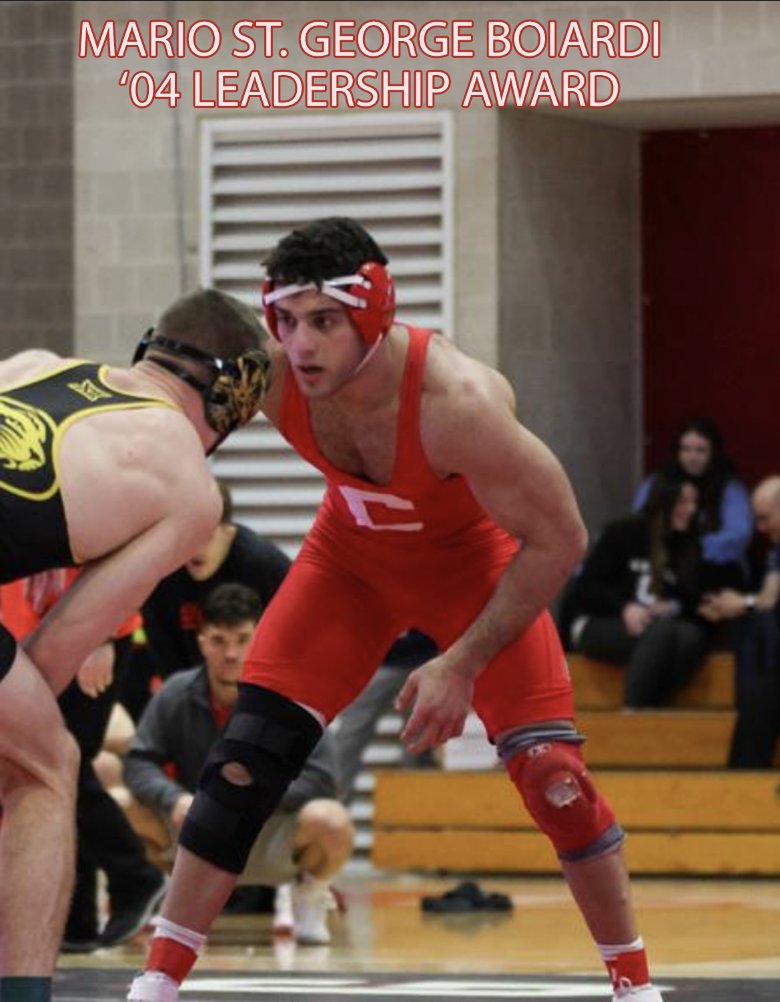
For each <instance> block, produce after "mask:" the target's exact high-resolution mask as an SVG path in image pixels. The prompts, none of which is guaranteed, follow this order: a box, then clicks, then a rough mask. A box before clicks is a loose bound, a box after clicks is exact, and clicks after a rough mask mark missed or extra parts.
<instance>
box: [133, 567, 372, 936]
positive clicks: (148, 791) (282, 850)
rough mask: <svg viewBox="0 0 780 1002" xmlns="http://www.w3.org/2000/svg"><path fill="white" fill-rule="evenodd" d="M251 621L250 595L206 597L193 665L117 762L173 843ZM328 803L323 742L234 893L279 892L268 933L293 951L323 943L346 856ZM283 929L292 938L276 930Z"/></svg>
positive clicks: (342, 816) (168, 685)
mask: <svg viewBox="0 0 780 1002" xmlns="http://www.w3.org/2000/svg"><path fill="white" fill-rule="evenodd" d="M261 611H262V603H261V601H260V598H259V596H258V595H257V593H256V592H254V591H252V589H250V588H247V587H245V586H243V585H241V584H222V585H220V586H219V587H218V588H215V589H214V591H213V592H211V594H210V595H209V596H208V597H207V599H206V601H205V603H204V605H203V619H202V623H201V626H200V629H199V631H198V644H199V646H200V651H201V656H202V663H201V664H199V665H198V666H197V667H194V668H190V669H189V670H187V671H180V672H177V673H176V674H174V675H173V676H172V677H170V678H168V680H167V681H166V682H165V684H164V685H163V687H162V689H161V690H160V691H159V692H158V693H157V694H156V695H155V696H154V697H153V698H152V699H151V701H150V702H149V704H148V706H147V707H146V709H145V710H144V713H143V715H142V716H141V719H140V721H139V723H138V729H137V732H136V735H135V737H134V739H133V741H132V744H131V746H130V749H129V751H128V754H127V756H126V758H125V763H124V777H125V782H126V783H127V786H128V788H129V789H130V792H131V793H132V794H133V795H134V796H135V798H136V799H137V800H138V801H139V802H140V803H142V804H145V805H147V806H148V807H150V808H152V809H154V810H155V811H156V812H158V814H159V815H161V816H162V817H163V818H164V819H165V822H166V823H167V824H168V826H169V828H170V830H171V833H172V835H173V836H174V837H175V836H176V835H178V832H179V831H180V829H181V826H182V824H183V822H184V818H185V816H186V814H187V811H188V810H189V808H190V805H191V803H192V800H193V796H194V791H195V789H196V788H197V784H198V779H199V777H200V774H201V771H202V769H203V765H204V763H205V761H206V757H207V755H208V753H209V750H210V749H211V746H212V744H213V743H214V742H215V741H216V740H217V738H218V737H219V735H220V733H221V731H222V728H223V727H224V725H225V723H226V722H227V719H228V716H229V714H230V711H231V709H232V707H233V705H234V703H235V701H236V699H237V698H238V681H239V678H240V675H241V667H242V664H243V661H244V656H245V654H246V650H247V648H248V646H249V642H250V640H251V638H252V633H253V630H254V627H255V624H256V623H257V620H258V619H259V618H260V613H261ZM335 795H336V778H335V753H334V747H333V741H332V738H331V736H330V735H329V734H328V732H326V733H325V734H324V735H323V737H322V738H321V740H320V742H319V744H318V745H317V746H316V747H315V749H314V751H313V752H312V754H311V756H310V757H309V759H308V760H307V762H306V764H305V765H304V767H303V771H302V772H301V774H300V776H299V777H298V778H297V779H296V780H295V781H294V782H293V783H292V785H291V786H290V787H289V789H288V791H287V793H286V794H285V796H284V798H283V800H282V802H281V804H280V806H279V808H278V809H277V811H276V812H275V813H274V815H273V816H272V817H271V819H270V820H269V821H268V823H267V824H266V826H265V827H264V828H263V831H262V834H261V835H260V837H259V839H258V841H257V842H256V843H255V845H254V848H253V850H252V853H251V855H250V858H249V863H248V864H247V868H246V870H245V871H244V874H243V877H242V883H244V884H251V885H258V884H264V885H273V886H277V887H279V888H280V889H281V893H277V908H276V915H275V918H274V928H275V930H276V931H292V932H293V933H294V935H295V938H296V940H297V941H298V942H300V943H310V944H316V943H327V942H329V941H330V934H329V931H328V928H327V923H326V917H327V909H328V906H329V903H330V901H331V894H330V890H329V886H328V881H329V879H330V878H331V877H333V876H334V875H335V874H336V873H337V872H338V871H339V870H340V869H341V868H342V866H343V865H344V863H345V862H346V861H347V859H348V858H349V856H350V854H351V852H352V845H353V840H354V832H353V827H352V822H351V820H350V818H349V815H348V813H347V811H346V809H345V808H344V807H343V806H342V805H341V804H340V803H338V802H337V800H335ZM291 883H292V887H291V888H290V889H289V898H288V887H289V885H290V884H291ZM289 924H292V929H288V928H285V927H286V926H288V925H289Z"/></svg>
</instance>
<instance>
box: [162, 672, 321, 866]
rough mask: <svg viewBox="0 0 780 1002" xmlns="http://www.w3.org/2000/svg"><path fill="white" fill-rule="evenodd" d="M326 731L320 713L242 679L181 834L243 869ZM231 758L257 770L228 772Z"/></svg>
mask: <svg viewBox="0 0 780 1002" xmlns="http://www.w3.org/2000/svg"><path fill="white" fill-rule="evenodd" d="M321 736H322V727H321V726H320V724H319V722H318V721H317V720H315V718H314V717H313V716H312V715H311V714H310V713H308V712H307V711H306V710H304V709H303V708H302V707H300V706H298V704H297V703H293V702H292V701H291V700H289V699H287V697H286V696H280V695H279V694H278V693H276V692H272V691H271V690H270V689H263V688H262V687H260V686H258V685H241V686H240V687H239V696H238V701H237V702H236V705H235V707H234V708H233V713H232V715H231V717H230V720H229V721H228V723H227V726H226V727H225V730H224V732H223V734H222V737H221V738H220V739H219V741H217V742H216V744H215V745H214V747H213V748H212V749H211V752H210V753H209V757H208V759H207V760H206V765H205V766H204V768H203V773H202V775H201V778H200V783H199V784H198V792H197V793H196V795H195V799H194V801H193V803H192V807H191V808H190V810H189V812H188V814H187V818H186V820H185V822H184V826H183V827H182V830H181V834H180V836H179V842H180V844H181V845H183V846H185V847H186V848H187V849H189V850H190V851H191V852H194V853H195V855H196V856H200V857H201V858H202V859H205V860H208V862H209V863H213V864H214V865H215V866H218V867H220V868H221V869H223V870H229V871H230V872H231V873H241V872H242V870H243V869H244V867H245V866H246V861H247V857H248V855H249V852H250V850H251V848H252V846H253V845H254V842H255V839H256V838H257V835H258V833H259V831H260V829H261V828H262V827H263V825H264V824H265V822H266V821H267V819H268V818H269V817H270V815H271V814H272V813H273V812H274V810H275V809H276V807H277V805H278V804H279V801H280V800H281V799H282V797H283V795H284V791H285V790H286V789H287V787H288V786H289V785H290V783H291V782H292V781H293V780H294V779H295V777H296V776H297V775H298V773H299V772H300V771H301V769H302V768H303V765H304V763H305V762H306V759H307V758H308V757H309V755H310V754H311V752H312V750H313V748H314V746H315V745H316V744H317V742H318V741H319V739H320V737H321ZM228 762H235V763H238V764H239V765H241V766H243V767H244V768H245V769H246V771H247V772H248V773H249V775H250V776H251V782H250V783H249V784H247V785H245V786H240V785H238V784H237V783H232V782H230V781H229V780H228V779H226V778H225V776H224V775H223V768H224V766H225V765H226V764H227V763H228Z"/></svg>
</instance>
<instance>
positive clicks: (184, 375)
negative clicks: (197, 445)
mask: <svg viewBox="0 0 780 1002" xmlns="http://www.w3.org/2000/svg"><path fill="white" fill-rule="evenodd" d="M150 347H154V348H160V349H162V351H164V352H165V353H166V354H167V355H180V356H182V357H183V358H190V359H193V360H194V361H196V362H199V363H201V365H204V366H205V367H206V368H208V369H209V370H210V371H211V372H213V377H212V379H211V380H210V381H204V380H202V379H199V378H198V377H197V376H195V375H193V374H192V373H191V372H189V371H188V370H187V369H185V368H184V367H182V366H180V365H177V364H176V362H175V361H173V359H170V358H166V357H165V356H164V355H155V358H154V363H155V365H160V366H162V368H163V369H167V370H168V371H169V372H172V373H173V374H174V375H175V376H177V377H178V378H179V379H181V380H183V381H184V382H185V383H187V384H188V385H189V386H192V387H194V388H195V389H196V390H197V391H198V392H199V393H200V395H201V396H202V397H203V411H204V414H205V416H206V421H207V422H208V424H209V426H210V427H211V428H213V429H214V431H216V432H217V434H218V435H219V442H222V441H223V440H224V439H225V438H226V437H227V436H228V435H229V434H230V433H231V432H232V431H234V430H235V429H236V428H239V427H241V425H244V424H246V423H247V422H248V421H251V419H252V418H253V417H254V416H255V414H256V413H257V411H258V408H259V406H260V399H261V397H262V396H263V393H264V392H265V388H266V383H267V375H268V368H269V365H270V360H269V358H268V355H267V354H266V353H265V351H263V349H262V348H252V349H250V350H249V351H246V352H244V353H243V354H242V355H239V356H238V357H237V358H219V357H217V356H216V355H209V354H208V352H205V351H201V349H200V348H195V347H194V346H193V345H190V344H184V343H183V342H182V341H174V340H173V339H172V338H167V337H160V336H158V335H156V334H155V333H154V328H151V327H150V328H149V330H148V331H147V332H146V334H144V336H143V337H142V338H141V340H140V341H139V343H138V347H137V348H136V349H135V354H134V355H133V365H135V363H136V362H140V361H141V359H142V358H144V356H145V355H146V352H147V350H148V349H149V348H150ZM219 442H218V443H217V445H218V444H219ZM214 448H216V445H215V446H214Z"/></svg>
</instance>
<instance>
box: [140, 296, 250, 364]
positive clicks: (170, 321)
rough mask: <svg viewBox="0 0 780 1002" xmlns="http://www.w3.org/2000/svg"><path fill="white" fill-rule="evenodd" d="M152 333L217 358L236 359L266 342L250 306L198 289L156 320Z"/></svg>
mask: <svg viewBox="0 0 780 1002" xmlns="http://www.w3.org/2000/svg"><path fill="white" fill-rule="evenodd" d="M154 333H155V335H156V336H158V337H165V338H170V339H171V340H173V341H179V342H181V343H182V344H187V345H191V346H192V347H194V348H199V349H200V350H201V351H204V352H206V353H207V354H209V355H216V356H218V357H220V358H238V356H239V355H243V354H244V352H247V351H250V350H251V349H253V348H259V347H260V345H261V344H262V343H263V342H264V341H265V334H264V331H263V327H262V325H261V323H260V319H259V317H258V315H257V313H256V312H255V311H254V310H253V309H252V307H251V306H248V305H247V304H246V303H243V302H242V301H241V300H240V299H236V297H235V296H229V295H228V294H227V293H226V292H220V291H219V290H218V289H199V290H198V291H197V292H191V293H189V294H188V295H186V296H182V297H181V299H177V300H176V302H175V303H173V304H172V305H171V306H169V307H168V309H167V310H165V312H164V313H163V314H162V316H161V317H160V319H159V320H158V321H157V325H156V327H155V329H154ZM157 350H159V349H154V351H157ZM149 357H150V358H151V357H152V353H151V350H150V355H149Z"/></svg>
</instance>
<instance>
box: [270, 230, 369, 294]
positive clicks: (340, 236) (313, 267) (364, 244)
mask: <svg viewBox="0 0 780 1002" xmlns="http://www.w3.org/2000/svg"><path fill="white" fill-rule="evenodd" d="M367 261H376V262H378V263H379V264H387V257H386V255H385V254H384V252H383V251H382V250H381V248H380V247H379V245H378V244H377V243H376V241H375V240H374V238H373V237H372V236H371V235H370V234H369V233H368V232H366V230H364V229H363V227H362V226H361V225H360V223H358V222H357V221H356V220H354V219H349V218H347V217H346V216H329V217H328V218H326V219H315V220H314V221H313V222H311V223H307V224H306V226H301V227H300V228H299V229H296V230H293V231H292V233H289V234H288V235H287V236H286V237H284V238H283V239H282V240H280V241H279V243H278V244H277V245H276V247H275V248H274V249H273V250H272V251H271V253H270V254H269V255H268V256H267V257H266V258H265V260H264V261H263V264H264V265H265V270H266V275H267V276H268V277H269V278H270V279H272V280H273V281H274V282H290V283H293V282H295V283H300V284H304V283H306V282H315V283H316V284H317V285H320V284H322V282H323V281H324V280H325V279H327V278H338V277H340V276H341V275H352V274H353V273H354V272H355V271H357V269H358V268H359V267H360V266H361V265H362V264H365V263H366V262H367Z"/></svg>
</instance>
